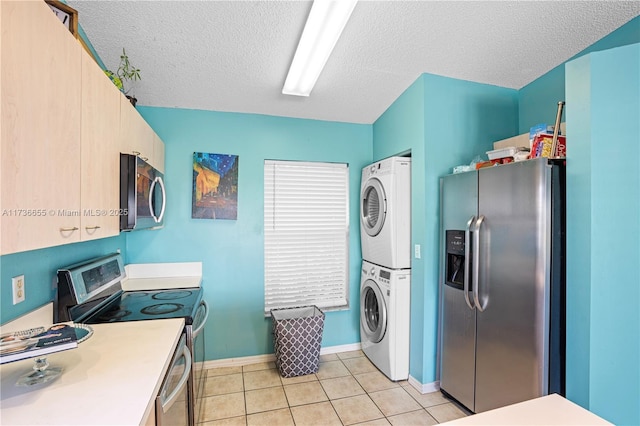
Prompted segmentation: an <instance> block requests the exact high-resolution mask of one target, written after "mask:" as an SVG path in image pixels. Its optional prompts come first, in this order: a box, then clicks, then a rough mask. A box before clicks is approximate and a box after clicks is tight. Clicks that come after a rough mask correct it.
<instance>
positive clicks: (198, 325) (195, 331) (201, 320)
mask: <svg viewBox="0 0 640 426" xmlns="http://www.w3.org/2000/svg"><path fill="white" fill-rule="evenodd" d="M207 318H209V305H208V304H207V302H206V301H205V300H203V301H201V302H200V306H199V307H198V311H197V312H196V315H195V318H194V320H193V325H192V326H191V355H192V357H193V363H192V367H191V368H192V370H193V379H192V384H191V391H190V394H189V396H190V398H191V407H193V415H192V418H191V419H190V422H191V425H192V426H193V425H195V424H197V423H198V420H199V418H200V411H201V409H202V405H203V401H204V399H203V397H204V386H205V378H206V375H205V374H204V373H205V369H204V361H205V358H204V351H205V348H204V335H205V334H204V325H205V324H206V322H207ZM187 342H189V328H188V327H187Z"/></svg>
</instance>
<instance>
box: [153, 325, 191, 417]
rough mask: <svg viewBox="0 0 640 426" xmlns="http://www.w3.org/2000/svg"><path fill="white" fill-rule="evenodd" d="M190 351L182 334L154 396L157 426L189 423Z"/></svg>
mask: <svg viewBox="0 0 640 426" xmlns="http://www.w3.org/2000/svg"><path fill="white" fill-rule="evenodd" d="M190 377H191V352H190V351H189V348H188V347H187V344H186V336H185V335H184V334H183V335H182V337H181V338H180V342H179V343H178V346H177V349H176V352H175V354H174V355H173V360H172V361H171V365H170V366H169V371H167V375H166V376H165V378H164V382H163V383H162V387H161V388H160V393H159V394H158V397H157V398H156V425H157V426H187V425H188V424H189V397H188V394H189V391H188V389H189V386H188V385H189V378H190Z"/></svg>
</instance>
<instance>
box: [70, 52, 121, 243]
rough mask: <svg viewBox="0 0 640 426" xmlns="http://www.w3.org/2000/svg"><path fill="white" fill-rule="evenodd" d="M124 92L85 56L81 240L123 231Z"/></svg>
mask: <svg viewBox="0 0 640 426" xmlns="http://www.w3.org/2000/svg"><path fill="white" fill-rule="evenodd" d="M120 98H121V95H120V91H119V90H118V89H117V88H116V87H115V86H114V85H113V83H112V82H111V80H109V78H107V76H106V75H105V74H104V73H103V72H102V70H101V69H100V68H99V67H98V65H97V64H96V63H95V61H94V60H93V59H91V57H89V55H82V120H81V122H82V125H81V133H80V135H81V161H80V170H81V176H80V183H81V197H80V201H81V206H82V221H81V229H80V231H81V239H82V240H83V241H86V240H92V239H97V238H104V237H110V236H114V235H118V234H119V232H120V222H119V215H118V213H119V212H118V211H119V207H120V145H119V143H120Z"/></svg>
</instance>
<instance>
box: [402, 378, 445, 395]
mask: <svg viewBox="0 0 640 426" xmlns="http://www.w3.org/2000/svg"><path fill="white" fill-rule="evenodd" d="M408 381H409V384H410V385H411V386H412V387H413V388H414V389H415V390H417V391H418V392H420V393H423V394H424V393H431V392H438V391H439V390H440V382H439V381H435V382H431V383H424V384H423V383H420V382H419V381H418V380H417V379H416V378H414V377H413V376H411V375H409V380H408Z"/></svg>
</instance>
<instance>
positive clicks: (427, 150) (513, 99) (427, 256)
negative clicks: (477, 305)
mask: <svg viewBox="0 0 640 426" xmlns="http://www.w3.org/2000/svg"><path fill="white" fill-rule="evenodd" d="M517 114H518V105H517V92H516V91H515V90H512V89H505V88H501V87H497V86H490V85H486V84H479V83H473V82H468V81H463V80H456V79H451V78H447V77H441V76H436V75H431V74H423V75H422V76H421V77H420V78H419V79H418V80H417V81H416V82H415V83H414V84H413V85H411V86H410V87H409V88H408V89H407V90H406V91H405V92H404V93H403V94H402V95H401V96H400V97H399V98H398V100H396V102H394V103H393V105H391V107H389V109H388V110H387V111H386V112H385V113H384V114H383V115H382V116H381V117H380V118H379V119H378V120H377V121H376V122H375V123H374V125H373V153H374V160H379V159H381V158H385V157H388V156H390V155H393V154H396V153H401V152H404V151H407V150H410V151H411V157H412V159H411V163H412V164H411V167H412V171H411V174H412V182H411V185H412V188H411V193H412V207H411V212H412V219H411V234H412V236H411V238H412V246H413V245H415V244H420V245H421V252H422V256H421V259H413V261H412V264H411V353H410V374H411V376H412V377H414V378H415V379H416V380H418V381H419V382H421V383H423V384H425V383H432V382H434V381H436V380H437V372H436V364H437V363H436V357H437V336H438V261H439V254H440V249H439V238H440V226H439V220H438V218H439V215H440V210H439V204H438V202H439V188H440V181H439V179H440V177H441V176H444V175H446V174H449V173H451V170H452V168H453V167H454V166H457V165H460V164H469V162H471V160H472V159H473V157H474V156H476V155H485V152H486V151H489V150H491V149H492V143H493V142H494V141H496V140H499V139H503V138H506V137H509V136H511V135H513V134H514V133H515V132H516V130H517V120H518V115H517ZM412 253H413V250H412Z"/></svg>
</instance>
